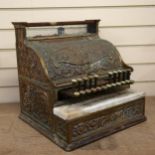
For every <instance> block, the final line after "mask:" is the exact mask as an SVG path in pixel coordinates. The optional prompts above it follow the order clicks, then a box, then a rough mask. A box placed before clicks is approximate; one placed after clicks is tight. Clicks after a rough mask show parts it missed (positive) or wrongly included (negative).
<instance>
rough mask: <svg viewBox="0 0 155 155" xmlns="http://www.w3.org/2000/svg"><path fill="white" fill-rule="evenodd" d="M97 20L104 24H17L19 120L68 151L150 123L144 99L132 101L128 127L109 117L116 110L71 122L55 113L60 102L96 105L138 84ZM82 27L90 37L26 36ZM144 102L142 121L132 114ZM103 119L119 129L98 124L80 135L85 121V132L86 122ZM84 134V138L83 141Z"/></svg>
mask: <svg viewBox="0 0 155 155" xmlns="http://www.w3.org/2000/svg"><path fill="white" fill-rule="evenodd" d="M98 22H99V20H86V21H75V22H72V21H71V22H56V23H50V22H49V23H25V22H17V23H13V24H14V26H15V32H16V51H17V63H18V74H19V88H20V106H21V115H20V118H22V119H23V120H25V121H26V122H28V123H29V124H30V125H32V126H33V127H34V128H36V129H37V130H39V131H40V132H41V133H43V134H44V135H46V136H47V137H48V138H50V139H51V140H53V141H54V142H55V143H57V144H58V145H59V146H61V147H63V148H64V149H65V150H72V149H75V148H77V147H79V146H81V145H83V144H86V143H89V142H91V141H93V140H96V139H98V138H100V137H103V136H105V135H107V134H111V133H113V132H115V131H118V130H121V129H123V128H126V127H129V126H131V125H133V124H136V123H138V122H140V121H143V120H144V119H145V117H144V111H142V110H141V109H144V103H145V102H144V99H143V100H140V101H138V102H137V101H136V102H133V103H131V110H130V111H131V115H132V116H133V115H134V114H136V116H135V117H131V119H130V120H127V119H125V120H126V123H124V124H121V123H118V126H116V125H115V124H112V123H113V121H112V120H111V119H108V118H109V117H112V116H113V113H114V114H115V112H116V109H117V108H112V109H110V110H106V111H103V113H93V114H90V115H89V116H84V117H81V118H80V119H78V120H72V121H64V120H62V119H61V118H59V117H57V116H56V115H54V113H53V109H54V106H56V105H58V104H59V103H61V104H65V103H66V102H67V101H68V100H69V102H71V103H74V104H76V103H77V101H78V102H83V101H84V100H88V99H89V102H90V104H92V100H91V99H92V98H94V97H96V98H98V97H99V96H101V95H105V94H107V93H111V92H116V91H120V90H124V89H127V88H129V86H130V84H132V83H133V81H132V80H130V74H131V72H132V71H133V69H132V67H130V66H128V65H126V64H125V63H124V62H123V60H122V59H121V57H120V55H119V53H118V51H117V49H116V48H115V46H114V45H112V44H111V43H110V42H108V41H106V40H103V39H100V38H99V36H98ZM80 24H85V25H86V30H87V34H83V35H77V36H74V35H72V36H63V33H61V35H60V36H59V35H58V36H53V37H51V36H40V37H39V36H38V37H33V38H28V37H27V36H26V28H27V27H42V26H63V25H80ZM66 99H67V100H66ZM139 104H140V107H142V108H141V109H140V110H141V111H140V112H139V113H140V114H141V116H140V117H139V116H137V112H135V113H132V111H136V109H138V108H137V106H138V105H139ZM136 105H137V106H136ZM120 109H121V110H122V111H125V112H126V110H127V111H128V109H127V107H126V106H125V107H124V106H121V107H120ZM125 109H126V110H125ZM104 113H106V115H105V116H103V115H104ZM108 113H109V114H108ZM139 113H138V114H139ZM104 117H107V121H108V122H107V123H108V124H111V125H112V129H113V130H114V131H110V132H109V130H105V132H104V133H103V132H100V131H98V127H97V126H98V124H96V125H95V127H94V128H92V129H90V130H91V131H93V134H86V135H85V132H82V131H81V126H79V124H81V123H82V125H83V126H82V127H84V128H85V126H87V127H88V125H87V124H89V125H90V126H92V123H91V122H94V120H97V121H98V119H99V120H100V119H101V118H104ZM86 120H87V121H86ZM114 121H115V120H114ZM102 125H103V126H104V124H102ZM117 127H118V128H117ZM79 134H80V135H84V136H83V137H81V138H79ZM75 137H76V138H77V137H78V138H77V139H78V140H77V141H76V140H74V139H76V138H75ZM92 137H93V138H92Z"/></svg>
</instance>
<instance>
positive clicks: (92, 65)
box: [25, 36, 124, 80]
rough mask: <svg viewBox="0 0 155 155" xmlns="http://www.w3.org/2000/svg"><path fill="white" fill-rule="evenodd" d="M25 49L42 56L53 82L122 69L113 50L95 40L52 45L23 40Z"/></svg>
mask: <svg viewBox="0 0 155 155" xmlns="http://www.w3.org/2000/svg"><path fill="white" fill-rule="evenodd" d="M25 46H28V47H29V48H31V49H32V50H34V51H35V52H36V53H38V54H39V55H41V56H42V58H43V59H44V61H45V63H46V66H47V68H48V72H49V76H50V77H51V78H52V79H54V80H58V79H63V78H69V77H73V76H79V75H82V74H91V73H99V74H102V73H104V72H105V71H109V70H117V69H120V68H123V67H124V66H123V63H122V61H121V58H120V55H119V53H118V51H117V49H116V48H115V47H114V46H113V45H112V44H111V43H110V42H108V41H106V40H102V39H100V38H99V37H97V36H93V37H92V36H90V37H81V38H80V39H77V38H72V39H67V38H66V39H60V40H56V41H53V40H50V41H49V40H43V41H38V40H37V41H29V40H27V41H25Z"/></svg>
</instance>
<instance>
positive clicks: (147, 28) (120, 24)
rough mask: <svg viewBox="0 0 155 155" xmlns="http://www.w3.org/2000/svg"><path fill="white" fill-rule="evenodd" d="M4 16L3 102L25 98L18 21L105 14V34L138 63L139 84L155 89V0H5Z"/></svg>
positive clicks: (0, 6) (0, 4) (0, 50)
mask: <svg viewBox="0 0 155 155" xmlns="http://www.w3.org/2000/svg"><path fill="white" fill-rule="evenodd" d="M0 19H1V22H0V103H8V102H12V103H14V102H18V101H19V90H18V76H17V63H16V53H15V34H14V29H13V26H12V24H11V22H13V21H14V22H15V21H26V22H43V21H50V22H52V21H67V20H85V19H101V22H100V25H99V26H100V29H99V32H100V36H101V37H102V38H104V39H108V40H109V41H111V42H112V43H113V44H114V45H116V47H117V48H118V50H119V51H120V53H121V55H122V57H123V58H124V60H125V61H126V62H127V63H128V64H130V65H132V66H133V67H134V69H135V71H134V74H133V76H132V78H133V79H134V80H135V81H136V83H135V84H134V86H133V87H134V88H136V89H138V90H143V91H145V92H146V94H147V95H149V96H153V95H155V0H117V1H116V0H76V1H75V0H64V1H62V0H56V1H55V0H43V1H42V0H22V1H21V0H14V1H13V0H1V1H0Z"/></svg>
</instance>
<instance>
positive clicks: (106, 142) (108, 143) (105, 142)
mask: <svg viewBox="0 0 155 155" xmlns="http://www.w3.org/2000/svg"><path fill="white" fill-rule="evenodd" d="M117 147H118V144H117V142H116V140H115V138H114V137H112V136H111V137H107V138H103V139H101V140H98V141H96V142H92V143H90V144H87V145H85V146H83V147H81V148H80V149H81V150H115V149H116V148H117Z"/></svg>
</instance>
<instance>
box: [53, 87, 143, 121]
mask: <svg viewBox="0 0 155 155" xmlns="http://www.w3.org/2000/svg"><path fill="white" fill-rule="evenodd" d="M144 96H145V93H144V92H136V91H134V90H131V89H129V90H126V91H121V92H117V93H113V94H110V95H104V96H101V97H100V98H99V99H97V100H96V99H95V98H94V99H91V103H90V101H89V100H87V101H83V102H79V103H76V104H64V105H61V106H57V107H55V108H54V114H55V115H57V116H58V117H60V118H62V119H64V120H71V119H75V118H78V117H81V116H86V115H89V114H90V113H94V112H97V111H101V110H105V109H109V108H112V107H115V106H118V105H121V104H126V103H128V102H130V101H133V100H136V99H139V98H141V97H144Z"/></svg>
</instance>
